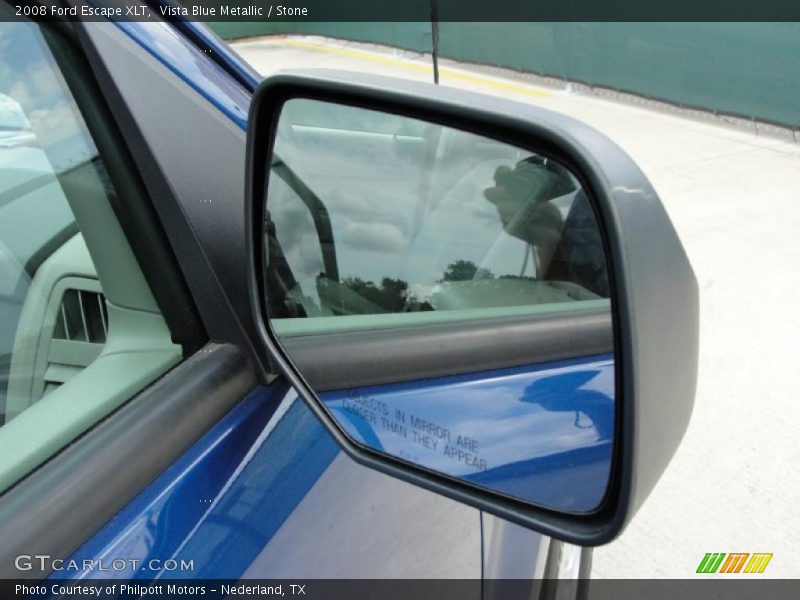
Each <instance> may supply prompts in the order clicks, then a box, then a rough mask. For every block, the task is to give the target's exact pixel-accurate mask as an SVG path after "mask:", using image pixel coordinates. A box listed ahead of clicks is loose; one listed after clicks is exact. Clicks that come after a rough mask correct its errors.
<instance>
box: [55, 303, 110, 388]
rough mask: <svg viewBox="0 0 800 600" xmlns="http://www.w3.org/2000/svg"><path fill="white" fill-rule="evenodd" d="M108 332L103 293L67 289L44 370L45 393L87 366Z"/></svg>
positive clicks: (101, 347) (99, 348)
mask: <svg viewBox="0 0 800 600" xmlns="http://www.w3.org/2000/svg"><path fill="white" fill-rule="evenodd" d="M107 336H108V308H107V307H106V299H105V296H103V294H101V293H98V292H90V291H87V290H72V289H71V290H66V291H65V292H64V296H63V298H62V299H61V305H60V306H59V309H58V313H57V315H56V324H55V327H54V328H53V337H52V339H51V340H50V351H49V352H48V355H47V362H48V364H47V369H46V371H45V374H44V390H43V392H44V394H47V393H48V392H51V391H53V390H54V389H56V388H57V387H58V386H60V385H61V384H62V383H65V382H67V381H69V380H70V379H71V378H72V377H74V376H75V375H77V374H78V373H80V372H81V371H82V370H83V369H85V368H86V367H88V366H89V365H90V364H92V362H93V361H94V359H96V358H97V357H98V356H99V355H100V352H101V351H102V350H103V345H104V344H105V343H106V337H107Z"/></svg>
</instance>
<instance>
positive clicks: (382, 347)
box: [281, 309, 614, 391]
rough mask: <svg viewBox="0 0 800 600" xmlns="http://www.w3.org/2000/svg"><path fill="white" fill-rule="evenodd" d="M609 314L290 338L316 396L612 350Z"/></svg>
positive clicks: (572, 314) (294, 356)
mask: <svg viewBox="0 0 800 600" xmlns="http://www.w3.org/2000/svg"><path fill="white" fill-rule="evenodd" d="M613 337H614V336H613V330H612V326H611V311H610V309H595V310H581V311H577V310H576V311H569V312H560V313H554V314H544V315H536V316H530V315H526V316H519V317H517V316H515V317H504V318H499V319H481V320H476V321H455V322H450V323H439V324H435V325H424V326H415V327H402V328H401V327H398V328H394V329H384V330H377V331H356V332H350V333H328V334H320V335H307V336H297V337H285V338H283V339H282V340H281V343H282V344H283V347H284V349H285V350H286V352H287V353H288V354H289V356H290V357H291V358H292V361H293V362H294V364H295V365H296V366H297V368H298V370H299V371H300V372H301V373H302V374H303V377H305V379H306V381H308V383H309V384H310V385H311V386H312V387H313V388H314V390H316V391H326V390H332V389H345V388H352V387H360V386H365V385H378V384H381V383H396V382H400V381H412V380H417V379H426V378H431V377H443V376H447V375H456V374H460V373H473V372H479V371H489V370H492V369H501V368H505V367H514V366H521V365H529V364H537V363H542V362H547V361H551V360H559V359H566V358H576V357H581V356H592V355H596V354H606V353H610V352H613V350H614V339H613Z"/></svg>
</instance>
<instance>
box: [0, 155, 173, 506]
mask: <svg viewBox="0 0 800 600" xmlns="http://www.w3.org/2000/svg"><path fill="white" fill-rule="evenodd" d="M23 150H24V152H23ZM32 152H33V153H37V154H38V155H39V156H38V158H37V164H43V161H44V164H46V159H44V156H43V153H42V151H41V150H39V149H35V148H25V149H21V148H19V147H15V148H11V149H9V148H5V149H0V153H4V154H3V155H0V159H2V163H3V164H2V166H1V167H0V168H2V173H3V185H2V189H0V241H2V244H0V262H2V269H0V278H1V280H0V310H2V315H1V316H2V319H0V321H2V323H3V326H2V330H1V331H0V334H2V335H1V336H0V345H2V346H1V347H0V356H1V357H2V360H1V361H0V367H2V368H3V371H4V372H3V374H2V376H1V377H0V416H1V417H2V421H0V424H2V427H0V490H2V489H4V488H5V487H7V486H8V485H10V484H11V483H13V482H14V481H15V480H16V479H17V478H18V477H19V476H20V475H21V474H23V473H26V472H29V471H30V470H31V468H32V467H33V466H35V465H36V464H38V463H39V462H41V461H42V460H43V459H44V458H46V457H47V456H49V455H50V454H52V453H53V452H54V451H56V450H57V449H59V448H61V447H63V446H64V445H65V444H66V443H67V442H68V441H69V440H71V439H73V438H74V437H75V436H76V435H77V434H79V433H80V432H81V431H83V430H84V429H85V428H87V427H88V426H90V425H92V424H93V423H95V422H97V421H98V420H99V419H100V418H102V416H103V415H105V414H107V413H108V412H109V411H110V410H112V409H113V408H115V407H116V406H118V405H119V403H120V402H122V401H124V400H126V399H127V398H128V397H130V395H131V394H132V393H133V392H134V391H136V390H138V389H141V388H142V387H143V386H144V385H146V383H147V382H148V381H151V380H152V379H153V378H154V377H155V376H157V375H158V374H160V373H162V372H163V371H164V370H165V369H166V368H168V367H169V366H170V365H172V364H175V363H176V362H177V361H178V360H179V359H180V356H181V350H180V348H179V347H178V346H176V345H174V344H173V343H172V341H171V337H170V333H169V331H168V329H167V327H166V324H165V323H164V321H163V318H162V317H161V314H160V312H159V310H158V307H157V305H156V304H155V301H154V300H153V298H152V295H151V294H150V291H149V289H148V288H147V285H146V283H145V282H144V279H143V276H142V274H141V271H140V270H139V267H138V265H137V264H136V262H135V259H134V257H133V254H132V252H131V250H130V247H129V246H128V244H127V241H126V240H125V237H124V234H123V233H122V230H121V229H120V227H119V224H118V222H117V221H116V217H115V215H114V214H113V212H112V211H111V209H110V206H109V204H108V200H107V194H108V193H113V192H110V188H107V187H105V186H104V185H101V184H100V181H101V180H100V179H98V176H97V174H98V173H102V165H101V164H100V163H99V162H94V161H89V162H87V163H84V164H82V165H79V166H77V167H73V168H72V169H71V170H70V172H69V173H60V174H58V175H54V174H53V173H52V171H50V172H49V173H48V172H46V171H29V170H25V169H14V168H11V167H7V165H9V164H20V163H22V164H31V163H30V161H29V160H28V159H30V158H31V153H32ZM9 153H16V154H13V155H12V154H9ZM7 175H8V177H6V176H7ZM79 227H80V232H79V231H78V229H79Z"/></svg>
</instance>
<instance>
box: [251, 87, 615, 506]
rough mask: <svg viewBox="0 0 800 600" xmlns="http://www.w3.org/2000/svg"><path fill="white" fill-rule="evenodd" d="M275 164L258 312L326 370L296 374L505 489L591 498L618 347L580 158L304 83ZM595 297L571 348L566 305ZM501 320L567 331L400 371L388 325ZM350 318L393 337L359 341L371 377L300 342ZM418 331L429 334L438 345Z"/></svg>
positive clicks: (344, 328)
mask: <svg viewBox="0 0 800 600" xmlns="http://www.w3.org/2000/svg"><path fill="white" fill-rule="evenodd" d="M269 168H270V177H269V188H268V193H267V198H266V199H265V200H266V215H267V216H266V223H265V238H266V244H265V248H266V255H267V256H266V261H265V264H266V274H265V275H266V276H265V281H266V287H267V289H266V291H265V296H266V303H267V312H268V316H269V318H270V322H271V325H272V328H273V330H274V331H275V333H276V335H277V336H278V338H279V339H280V340H281V342H282V344H283V346H284V349H285V350H286V351H287V352H288V353H289V355H290V356H292V358H293V359H295V363H296V364H297V366H298V368H299V369H300V370H301V371H304V369H308V371H309V373H312V372H313V373H315V374H316V373H318V372H319V371H320V370H326V369H327V370H329V371H334V372H333V373H329V374H328V375H327V376H326V377H324V384H321V385H316V386H315V385H314V379H315V377H316V375H313V376H311V375H308V374H307V373H306V372H305V371H304V375H307V379H308V381H309V382H310V383H311V384H312V386H314V387H315V391H316V392H317V393H318V394H319V396H320V398H321V401H322V402H323V403H324V404H325V406H326V407H327V408H328V410H329V411H330V413H331V414H332V415H333V416H334V418H335V420H336V421H337V422H338V423H339V425H340V426H341V427H342V429H343V430H344V431H345V432H346V433H348V435H349V436H350V437H351V438H352V439H354V440H355V441H357V442H359V443H361V444H364V445H366V446H369V447H371V448H372V449H374V450H377V451H379V452H384V453H386V454H389V455H391V456H394V457H396V458H400V459H403V460H406V461H409V462H411V463H414V464H417V465H421V466H423V467H425V468H427V469H432V470H434V471H437V472H439V473H442V474H444V475H447V476H451V477H457V478H461V479H463V480H465V481H467V482H469V483H472V484H475V485H480V486H483V487H486V488H489V489H492V490H494V491H496V492H498V493H502V494H506V495H510V496H514V497H516V498H520V499H523V500H526V501H529V502H533V503H536V504H539V505H543V506H549V507H554V508H559V509H562V510H570V511H590V510H592V509H594V508H596V507H597V506H598V505H599V504H600V502H601V501H602V498H603V495H604V493H605V489H606V485H607V481H608V473H609V467H610V460H611V448H612V444H613V434H614V431H613V426H614V360H613V347H612V345H611V344H612V342H611V328H610V303H609V283H608V275H607V269H606V261H605V255H604V250H603V244H602V238H601V235H600V233H599V229H598V226H597V222H596V220H595V216H594V213H593V210H592V207H591V203H590V199H589V197H588V195H587V194H586V192H585V191H584V190H583V188H582V187H581V184H580V182H579V179H578V178H577V177H576V175H575V174H574V173H573V172H571V171H570V170H569V169H567V168H566V167H565V166H563V165H562V164H560V163H558V162H557V161H555V160H552V159H550V158H548V157H545V156H542V155H540V154H537V153H534V152H530V151H527V150H524V149H521V148H517V147H515V146H512V145H509V144H506V143H504V142H500V141H496V140H492V139H489V138H486V137H482V136H478V135H474V134H471V133H467V132H464V131H459V130H456V129H453V128H449V127H444V126H441V125H437V124H432V123H427V122H425V121H421V120H417V119H412V118H408V117H403V116H397V115H391V114H386V113H381V112H378V111H372V110H366V109H362V108H356V107H349V106H343V105H337V104H332V103H326V102H320V101H315V100H307V99H293V100H290V101H288V102H286V103H285V105H284V107H283V110H282V112H281V116H280V121H279V123H278V127H277V134H276V138H275V144H274V148H273V154H272V162H271V165H269ZM598 314H599V315H606V316H607V319H606V320H605V321H603V323H605V326H606V329H607V331H605V333H604V335H606V334H607V335H606V338H604V339H607V343H606V345H605V346H604V347H602V348H599V347H598V345H597V343H594V345H592V346H591V347H590V346H586V347H582V346H581V340H580V339H576V338H580V337H581V336H582V335H583V334H584V332H583V331H582V330H581V329H580V328H579V327H578V326H576V322H578V321H576V320H575V319H579V318H582V317H581V316H582V315H594V316H595V317H596V316H597V315H598ZM507 319H523V320H525V319H527V320H529V321H530V322H531V323H532V322H534V321H535V320H537V319H538V320H542V319H550V321H548V322H549V323H551V325H550V327H551V330H552V328H553V327H556V328H557V326H558V323H561V322H562V321H563V322H564V323H565V324H566V325H565V329H564V339H563V340H559V339H558V336H556V341H557V343H555V344H551V345H552V346H553V352H552V356H553V358H552V359H549V358H548V356H547V351H548V349H547V348H543V349H542V351H541V352H538V354H537V356H538V357H539V358H537V359H536V360H535V362H532V363H529V364H520V362H519V360H518V359H517V358H516V357H513V356H512V357H510V358H509V359H508V361H506V362H505V363H502V365H501V368H497V366H496V363H497V361H494V362H493V363H492V364H494V365H495V367H494V368H491V369H487V368H486V367H485V366H482V365H483V364H484V363H483V362H482V360H483V359H485V358H486V357H482V356H481V353H482V349H481V348H480V347H475V348H473V349H472V352H471V353H470V354H469V356H468V357H467V359H465V360H464V361H463V363H461V364H459V365H456V367H455V368H453V367H452V365H451V367H449V368H448V369H447V370H446V371H445V370H443V372H442V373H441V375H440V376H434V377H430V376H426V377H420V376H417V375H416V374H415V370H414V368H413V360H412V362H410V363H408V368H405V369H404V365H403V364H401V362H399V361H400V358H401V357H400V356H399V354H398V353H399V342H398V344H397V347H395V346H396V345H395V344H394V343H393V342H394V339H395V338H393V337H392V336H393V334H392V332H393V331H396V332H398V335H399V334H400V332H402V335H403V336H404V337H403V339H404V340H405V341H404V342H403V343H405V344H407V343H409V342H408V340H409V339H410V340H412V342H411V343H413V339H414V336H415V335H416V333H415V332H417V331H422V330H424V329H425V328H426V327H429V326H439V327H445V328H446V329H445V330H443V331H445V333H446V335H447V336H449V337H448V340H450V338H453V339H455V338H456V337H458V336H459V335H460V336H461V337H462V338H465V339H464V340H463V343H465V344H469V339H467V338H468V337H469V335H471V334H469V333H468V332H474V331H475V330H476V327H477V328H479V329H480V328H482V327H484V324H485V327H487V328H489V329H487V331H490V330H491V327H492V323H494V322H496V323H500V322H504V323H505V322H507V321H504V320H507ZM554 319H555V320H554ZM596 321H597V319H596V318H595V321H593V323H595V324H594V325H592V327H593V328H594V329H593V332H592V333H591V335H592V336H594V337H593V339H595V338H597V332H596V329H597V325H596ZM521 322H524V321H521ZM587 322H588V321H587ZM553 323H555V325H552V324H553ZM587 327H588V326H587ZM437 331H438V330H437ZM387 332H388V333H387ZM556 333H557V331H556ZM348 334H358V335H360V336H361V337H360V338H359V339H363V340H365V341H366V342H369V340H370V339H371V338H370V336H378V335H381V336H382V337H381V339H382V340H384V341H385V343H382V344H381V346H380V349H379V351H377V352H376V353H374V355H372V356H371V357H369V360H370V361H373V363H376V364H384V363H385V364H386V374H385V377H382V378H380V381H378V382H377V383H376V382H375V381H374V379H375V378H374V377H373V378H372V380H371V381H370V382H369V384H367V383H365V384H355V385H354V384H353V383H352V381H353V377H352V376H350V377H342V384H341V385H337V377H336V374H335V369H337V364H336V358H335V357H334V358H333V359H331V360H328V361H326V362H325V364H321V363H320V361H319V360H317V361H316V362H315V363H314V364H308V361H304V359H303V356H301V355H300V354H299V350H295V349H296V348H299V347H300V346H303V347H306V348H307V347H308V346H309V345H317V346H320V347H322V346H324V345H325V344H331V343H332V341H333V340H334V338H336V336H342V335H348ZM326 336H327V337H326ZM586 336H587V337H589V336H590V334H589V332H588V329H587V332H586ZM397 339H399V338H397ZM426 339H427V341H426V342H425V343H426V344H427V346H426V347H425V348H422V347H420V351H421V352H422V351H423V350H424V351H425V353H426V355H428V356H431V355H433V356H436V355H435V349H432V348H431V342H430V338H426ZM476 339H477V338H476ZM481 339H486V338H485V334H484V337H483V338H481ZM550 339H551V341H552V335H551V338H550ZM434 343H435V342H434ZM452 343H456V342H452ZM452 343H451V342H450V341H448V342H447V343H446V344H445V343H444V342H443V343H442V352H447V351H448V350H447V348H449V347H450V346H449V345H448V344H450V345H452ZM542 343H543V342H541V341H539V340H537V339H536V336H533V337H532V339H531V345H532V347H533V346H536V345H537V344H539V345H542ZM502 344H503V340H502V339H498V340H494V341H493V342H492V347H493V348H494V350H493V351H497V349H498V348H500V349H501V350H502ZM566 348H574V351H572V352H571V353H570V352H568V351H566V350H565V349H566ZM432 352H433V354H432ZM462 353H463V350H462ZM405 354H406V355H407V354H408V353H407V352H406V353H405ZM404 356H405V355H404ZM342 358H344V357H342ZM403 360H405V359H403ZM393 361H394V363H393ZM349 364H350V365H351V367H352V360H350V362H349ZM486 364H488V362H487V363H486ZM366 366H367V365H365V368H366ZM369 368H370V370H371V372H373V373H374V372H376V365H375V364H371V365H369ZM351 370H352V369H351ZM377 371H380V367H378V368H377ZM426 372H427V371H426ZM356 379H358V378H357V377H356Z"/></svg>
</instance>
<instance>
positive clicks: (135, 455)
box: [0, 344, 256, 579]
mask: <svg viewBox="0 0 800 600" xmlns="http://www.w3.org/2000/svg"><path fill="white" fill-rule="evenodd" d="M255 385H256V381H255V377H254V375H253V373H252V371H251V370H250V368H249V366H248V363H247V361H246V360H244V358H243V356H242V355H241V354H240V353H239V351H238V350H236V348H234V347H233V346H229V345H215V344H210V345H208V346H206V347H205V348H204V349H202V350H201V351H199V352H198V353H197V354H195V355H194V356H192V357H191V358H189V359H188V360H186V361H185V362H183V363H181V364H180V365H179V366H177V367H176V368H175V369H173V370H172V371H170V372H169V373H167V375H165V376H164V377H162V378H161V379H159V380H158V381H157V382H156V383H154V384H153V385H152V386H150V387H149V388H147V389H146V390H145V391H144V392H142V393H141V394H140V395H139V396H137V397H136V398H135V399H133V400H131V401H130V402H128V403H127V404H126V405H125V406H124V407H123V408H121V409H120V410H118V411H117V412H116V413H114V415H113V418H109V419H106V420H105V421H104V422H102V423H101V424H100V425H98V426H97V427H95V428H94V429H92V430H91V431H90V432H89V433H87V434H86V435H85V436H83V437H82V438H81V439H79V440H78V441H77V442H75V443H74V444H73V445H71V446H69V447H68V448H67V449H65V450H64V451H62V452H61V453H60V454H59V455H58V456H57V460H51V461H50V462H48V463H47V464H45V465H44V466H43V467H41V468H40V469H38V470H37V471H34V472H33V474H31V475H30V476H28V477H27V478H26V479H24V480H23V481H22V482H20V483H19V484H17V485H16V486H15V487H14V488H12V489H11V490H10V491H9V492H7V493H6V494H4V495H3V496H2V498H0V540H3V543H2V544H0V578H3V579H20V578H26V579H28V578H30V579H40V578H42V577H44V576H46V575H47V573H45V572H42V571H40V570H36V569H33V570H30V571H18V570H16V569H15V566H14V558H15V557H16V556H18V555H20V554H26V555H35V554H48V555H50V556H53V557H58V558H62V557H68V556H69V555H70V553H71V552H73V551H74V550H75V549H76V547H77V546H78V545H79V544H80V543H82V542H83V541H84V540H86V539H87V538H88V537H90V536H91V535H92V534H93V533H94V532H95V531H97V530H98V529H99V528H100V527H102V526H103V525H104V524H105V523H106V522H107V521H108V520H109V519H110V518H111V517H112V516H114V514H116V513H117V512H118V511H119V510H120V509H121V508H122V507H123V506H125V504H127V503H128V502H129V501H130V500H131V499H132V498H133V497H134V496H135V495H136V494H137V493H139V492H140V491H141V488H142V486H143V484H144V483H145V482H149V481H151V480H153V479H154V478H155V477H156V476H157V475H159V474H160V473H161V472H162V471H163V470H164V469H165V468H166V467H167V466H169V465H170V464H171V463H172V462H173V461H174V460H175V459H176V458H178V457H179V456H180V455H181V454H182V453H183V452H184V451H185V450H186V449H187V448H188V447H189V446H190V445H191V444H192V443H193V442H194V441H195V440H197V439H198V438H199V437H200V436H201V435H202V434H203V433H205V432H206V431H207V430H208V429H209V428H210V427H211V426H212V425H213V424H214V423H215V422H217V420H219V419H220V418H221V417H222V415H224V414H225V413H226V412H227V411H228V410H230V409H231V408H232V407H233V406H234V405H235V404H236V403H237V402H238V401H239V400H240V399H241V398H243V397H244V396H245V394H247V393H248V392H249V391H250V390H252V389H253V387H254V386H255Z"/></svg>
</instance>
